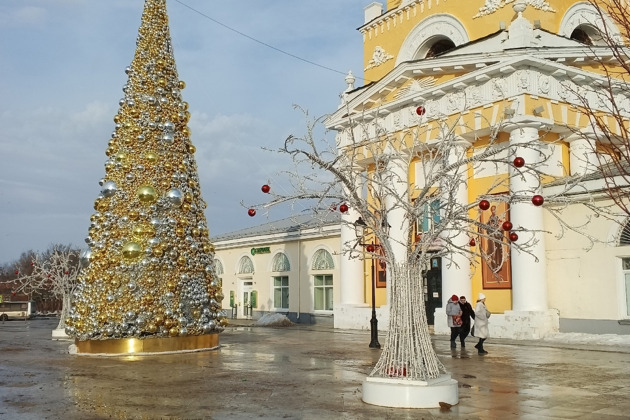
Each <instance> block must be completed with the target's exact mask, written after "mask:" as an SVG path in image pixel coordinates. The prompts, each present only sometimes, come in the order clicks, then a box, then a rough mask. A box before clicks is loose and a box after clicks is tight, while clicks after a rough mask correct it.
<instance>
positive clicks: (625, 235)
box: [619, 219, 630, 246]
mask: <svg viewBox="0 0 630 420" xmlns="http://www.w3.org/2000/svg"><path fill="white" fill-rule="evenodd" d="M626 245H630V219H628V220H626V224H625V225H624V227H623V229H621V234H620V235H619V246H626Z"/></svg>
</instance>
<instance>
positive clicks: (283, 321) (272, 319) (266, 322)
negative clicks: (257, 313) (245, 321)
mask: <svg viewBox="0 0 630 420" xmlns="http://www.w3.org/2000/svg"><path fill="white" fill-rule="evenodd" d="M254 325H257V326H260V327H290V326H291V325H293V322H291V321H290V320H289V318H287V317H286V315H283V314H277V313H271V312H270V313H266V314H264V315H263V316H261V317H260V319H259V320H258V321H256V323H255V324H254Z"/></svg>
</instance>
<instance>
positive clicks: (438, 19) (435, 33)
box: [396, 13, 469, 65]
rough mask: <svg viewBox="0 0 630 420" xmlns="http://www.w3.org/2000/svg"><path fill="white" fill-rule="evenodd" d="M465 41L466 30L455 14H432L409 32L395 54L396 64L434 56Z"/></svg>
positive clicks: (466, 36)
mask: <svg viewBox="0 0 630 420" xmlns="http://www.w3.org/2000/svg"><path fill="white" fill-rule="evenodd" d="M444 34H448V36H447V35H444ZM467 42H469V38H468V32H466V28H465V27H464V25H463V24H462V23H461V22H460V21H459V20H458V19H457V18H456V17H455V16H452V15H449V14H443V13H440V14H436V15H432V16H430V17H428V18H426V19H424V20H423V21H422V22H420V23H419V24H418V25H417V26H416V27H415V28H413V29H412V30H411V31H410V32H409V34H408V35H407V37H406V38H405V40H404V41H403V44H402V46H401V47H400V50H399V52H398V55H397V56H396V65H399V64H400V63H402V62H404V61H411V60H419V59H422V58H428V57H434V56H435V55H437V54H441V53H444V52H446V51H448V50H451V49H453V48H455V47H456V46H458V45H462V44H465V43H467Z"/></svg>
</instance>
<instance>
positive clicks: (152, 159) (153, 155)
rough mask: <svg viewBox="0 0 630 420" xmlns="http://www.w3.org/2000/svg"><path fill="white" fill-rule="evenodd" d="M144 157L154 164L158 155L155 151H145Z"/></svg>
mask: <svg viewBox="0 0 630 420" xmlns="http://www.w3.org/2000/svg"><path fill="white" fill-rule="evenodd" d="M144 158H145V159H146V161H147V162H149V163H151V164H154V163H156V162H157V161H158V155H157V154H156V153H155V152H147V153H146V154H145V155H144Z"/></svg>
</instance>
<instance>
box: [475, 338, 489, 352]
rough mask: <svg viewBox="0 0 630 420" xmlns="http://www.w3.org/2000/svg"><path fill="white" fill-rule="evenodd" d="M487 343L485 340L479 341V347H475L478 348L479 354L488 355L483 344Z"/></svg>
mask: <svg viewBox="0 0 630 420" xmlns="http://www.w3.org/2000/svg"><path fill="white" fill-rule="evenodd" d="M484 341H486V339H485V338H481V339H479V343H477V345H476V346H475V347H477V350H478V353H479V354H481V355H483V354H488V352H487V351H485V350H484V348H483V342H484Z"/></svg>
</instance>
